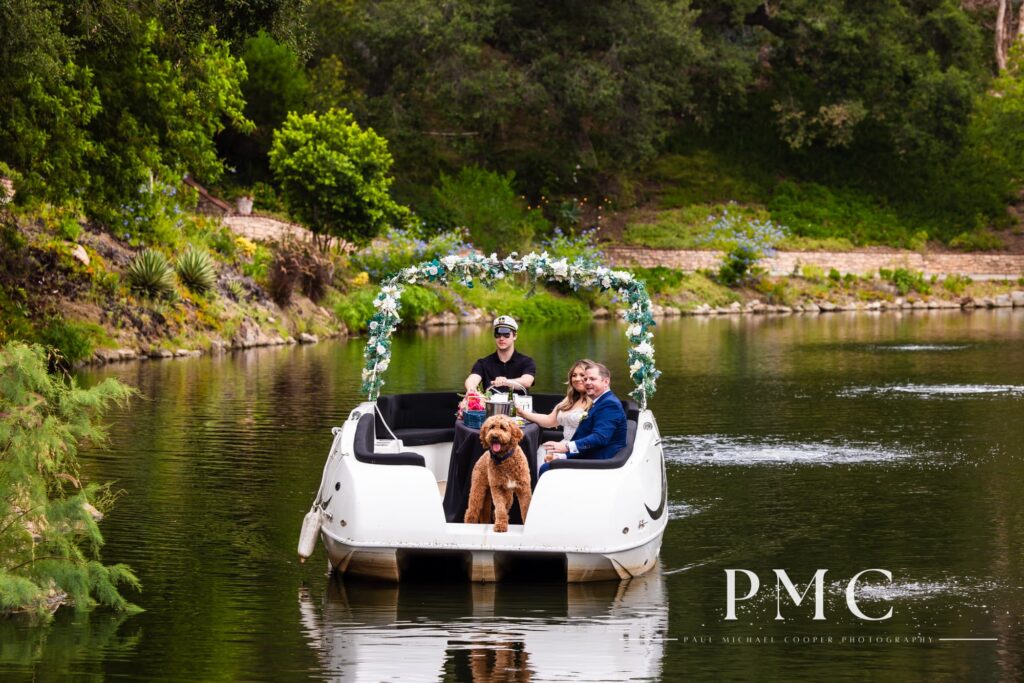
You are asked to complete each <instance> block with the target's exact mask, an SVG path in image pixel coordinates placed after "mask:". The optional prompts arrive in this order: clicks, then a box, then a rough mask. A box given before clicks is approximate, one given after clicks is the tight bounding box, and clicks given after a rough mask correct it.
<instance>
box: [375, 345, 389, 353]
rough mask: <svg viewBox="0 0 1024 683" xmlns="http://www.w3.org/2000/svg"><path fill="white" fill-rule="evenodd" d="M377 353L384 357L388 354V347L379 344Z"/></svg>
mask: <svg viewBox="0 0 1024 683" xmlns="http://www.w3.org/2000/svg"><path fill="white" fill-rule="evenodd" d="M376 351H377V355H378V356H384V355H386V354H387V352H388V350H387V347H385V346H384V345H383V344H377V349H376Z"/></svg>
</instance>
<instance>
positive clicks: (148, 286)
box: [125, 249, 175, 298]
mask: <svg viewBox="0 0 1024 683" xmlns="http://www.w3.org/2000/svg"><path fill="white" fill-rule="evenodd" d="M125 276H126V277H127V278H128V285H129V286H130V287H131V288H132V289H135V290H138V291H140V292H142V293H144V294H146V295H148V296H153V297H165V298H173V297H174V294H175V289H174V285H175V281H174V271H173V270H172V269H171V265H170V264H169V263H168V262H167V257H166V256H164V255H163V254H162V253H161V252H159V251H156V250H155V249H144V250H143V251H142V252H140V253H139V254H138V255H137V256H136V257H135V258H134V259H133V260H132V262H131V263H129V264H128V268H127V269H125Z"/></svg>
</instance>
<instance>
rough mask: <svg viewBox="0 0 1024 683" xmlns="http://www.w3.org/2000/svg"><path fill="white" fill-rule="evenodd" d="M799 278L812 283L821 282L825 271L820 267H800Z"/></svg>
mask: <svg viewBox="0 0 1024 683" xmlns="http://www.w3.org/2000/svg"><path fill="white" fill-rule="evenodd" d="M800 277H802V278H803V279H805V280H810V281H812V282H821V281H822V280H824V279H825V270H824V268H822V267H821V266H813V265H805V266H800Z"/></svg>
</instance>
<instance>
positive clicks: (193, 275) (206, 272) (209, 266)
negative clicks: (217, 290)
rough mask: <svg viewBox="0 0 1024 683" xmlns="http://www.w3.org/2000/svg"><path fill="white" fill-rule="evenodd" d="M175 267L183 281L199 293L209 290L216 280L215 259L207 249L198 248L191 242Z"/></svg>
mask: <svg viewBox="0 0 1024 683" xmlns="http://www.w3.org/2000/svg"><path fill="white" fill-rule="evenodd" d="M175 269H176V270H177V271H178V278H180V279H181V281H182V283H184V285H185V286H186V287H188V288H189V289H191V290H192V291H193V292H197V293H199V294H203V293H205V292H207V291H209V290H210V288H212V287H213V284H214V282H215V281H216V272H215V271H214V269H213V259H211V258H210V255H209V254H207V253H206V252H205V251H203V250H202V249H197V248H196V247H194V246H193V245H191V244H190V245H189V246H188V248H187V249H186V250H185V251H184V253H182V254H181V256H179V257H178V262H177V263H176V264H175Z"/></svg>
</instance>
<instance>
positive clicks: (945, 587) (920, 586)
mask: <svg viewBox="0 0 1024 683" xmlns="http://www.w3.org/2000/svg"><path fill="white" fill-rule="evenodd" d="M875 576H877V575H875ZM875 576H871V575H866V576H865V578H866V579H867V580H870V579H871V578H875ZM846 587H847V583H846V582H844V581H835V582H832V583H830V584H829V591H830V592H831V593H837V594H838V593H843V592H844V591H846ZM998 588H999V586H998V585H997V584H996V583H994V582H991V581H971V580H965V579H957V578H951V579H945V580H942V581H902V582H900V581H896V582H893V583H858V584H857V588H856V597H857V600H866V601H868V602H881V601H891V600H928V599H930V598H937V597H941V596H946V595H955V596H958V597H962V598H966V597H969V596H978V595H981V594H984V593H989V592H991V591H994V590H996V589H998Z"/></svg>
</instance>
